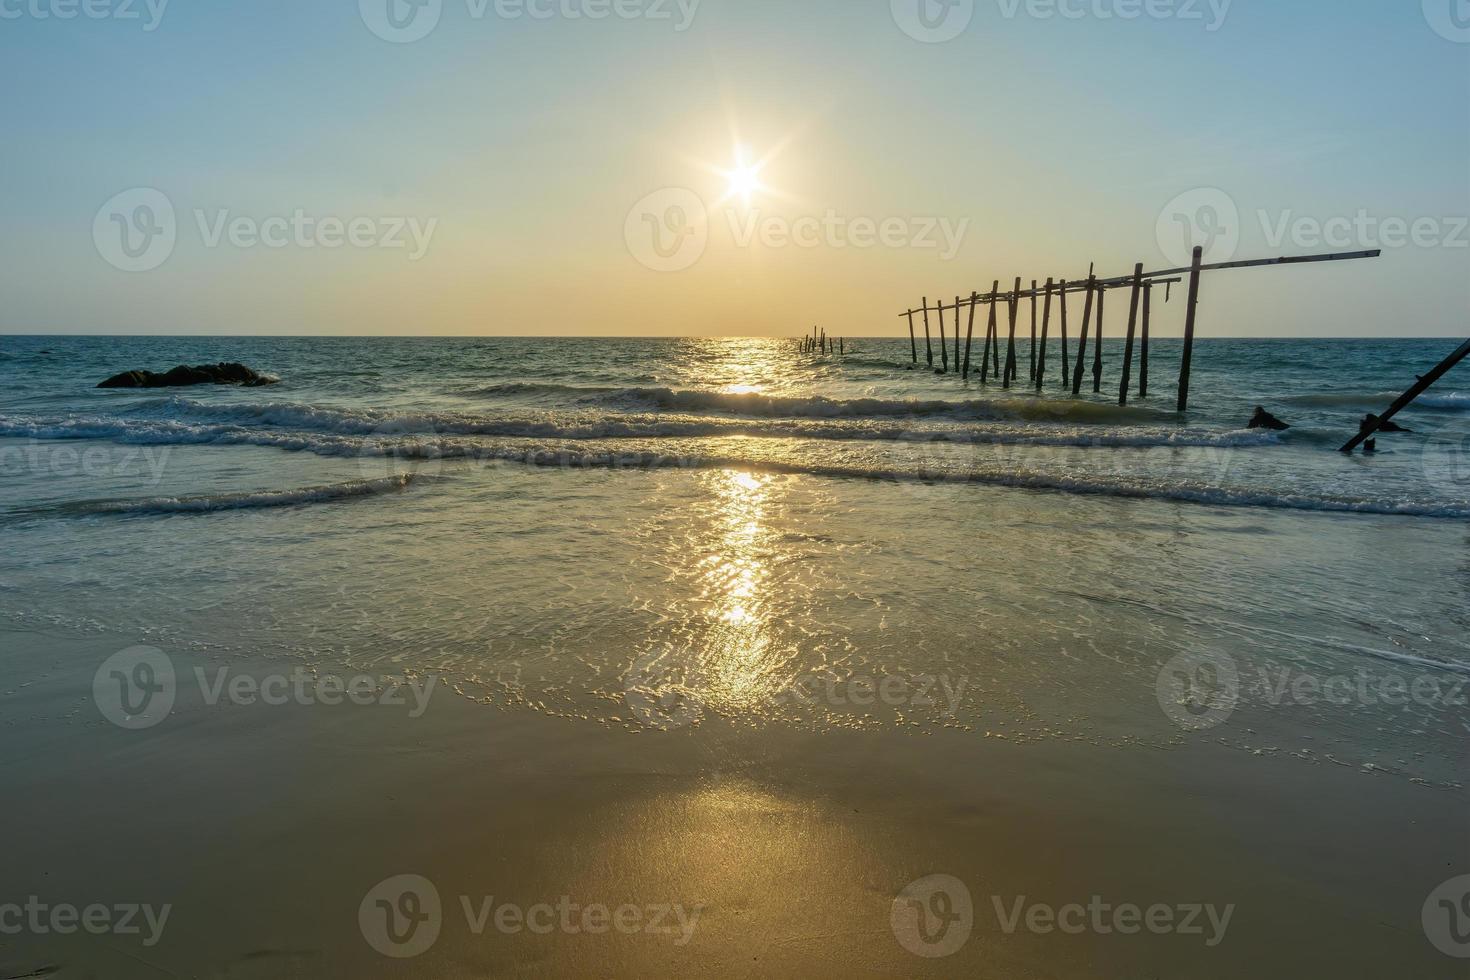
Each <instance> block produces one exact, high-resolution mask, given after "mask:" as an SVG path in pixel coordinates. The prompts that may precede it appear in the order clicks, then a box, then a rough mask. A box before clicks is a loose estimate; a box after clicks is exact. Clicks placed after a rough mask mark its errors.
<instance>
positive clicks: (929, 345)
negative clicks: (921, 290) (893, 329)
mask: <svg viewBox="0 0 1470 980" xmlns="http://www.w3.org/2000/svg"><path fill="white" fill-rule="evenodd" d="M924 353H925V354H927V355H929V366H930V367H933V366H934V343H933V341H931V340H930V339H929V297H927V296H925V297H924Z"/></svg>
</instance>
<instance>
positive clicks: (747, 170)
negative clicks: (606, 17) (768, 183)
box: [720, 146, 765, 207]
mask: <svg viewBox="0 0 1470 980" xmlns="http://www.w3.org/2000/svg"><path fill="white" fill-rule="evenodd" d="M747 159H748V155H747V153H746V150H745V147H743V146H737V147H736V148H735V165H734V166H733V167H731V168H730V169H728V170H722V171H720V174H721V175H722V176H723V177H724V178H725V180H726V182H727V183H726V185H725V200H727V201H728V200H733V199H735V198H739V199H740V203H741V204H743V205H745V206H746V207H750V204H751V200H752V199H753V198H754V197H755V195H756V193H757V192H758V191H762V190H765V185H764V184H762V183H761V169H762V168H763V167H764V166H765V164H764V162H762V163H747V162H746V160H747Z"/></svg>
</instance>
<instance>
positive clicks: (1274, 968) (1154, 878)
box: [0, 632, 1470, 980]
mask: <svg viewBox="0 0 1470 980" xmlns="http://www.w3.org/2000/svg"><path fill="white" fill-rule="evenodd" d="M141 639H142V638H140V640H141ZM117 648H118V647H117V643H116V641H115V639H111V638H106V637H102V636H99V637H97V638H96V639H95V640H78V639H76V638H75V637H73V636H70V635H67V636H62V635H59V634H58V635H47V634H44V633H37V632H27V633H17V632H9V633H6V634H4V635H3V639H0V651H3V653H0V706H3V732H4V736H5V743H6V748H7V751H6V752H5V754H4V759H3V762H0V772H3V779H4V784H5V786H6V794H5V798H6V803H5V806H4V807H3V814H0V830H3V832H4V839H5V840H7V841H9V842H11V844H12V847H11V848H10V849H9V851H10V852H9V853H8V855H7V858H6V864H7V871H6V875H5V879H4V891H3V894H0V903H4V902H21V903H23V902H25V901H26V900H27V898H28V897H29V896H32V895H35V896H38V897H39V899H40V900H41V901H42V902H46V903H51V904H52V905H56V904H60V903H71V904H75V905H78V906H85V905H87V904H89V903H105V904H109V905H117V904H127V903H147V904H150V905H152V906H154V907H155V908H161V907H162V906H164V905H168V906H169V907H170V911H169V914H168V918H167V920H166V924H165V927H164V928H163V930H162V933H161V936H160V937H159V939H158V941H157V943H156V944H154V945H149V946H145V945H144V940H145V939H146V938H147V937H146V935H144V936H129V935H104V936H93V935H87V934H85V933H83V932H80V931H79V932H78V933H76V934H72V935H56V934H50V933H48V934H46V935H25V936H14V935H4V936H0V976H5V977H10V976H16V975H27V974H28V973H30V972H32V971H37V970H42V969H45V968H47V967H50V966H55V967H58V968H59V971H58V972H56V973H54V974H53V975H55V976H58V977H88V976H99V977H133V976H138V977H156V976H189V977H231V978H234V977H369V976H404V977H483V976H548V977H550V976H619V977H635V976H654V975H677V974H698V975H707V976H721V977H758V976H809V977H822V976H834V977H838V976H841V977H851V976H862V975H877V976H895V977H900V976H901V977H917V976H936V977H938V976H961V975H963V976H975V977H994V978H1007V980H1014V978H1043V977H1082V976H1086V977H1100V978H1115V977H1116V978H1120V980H1122V978H1129V980H1136V978H1140V977H1200V978H1213V977H1220V978H1225V977H1230V978H1236V977H1240V976H1253V977H1282V978H1299V977H1308V976H1313V977H1316V976H1320V977H1416V978H1438V977H1444V978H1451V977H1463V976H1464V961H1463V960H1455V959H1451V958H1449V957H1447V956H1445V955H1443V954H1442V953H1440V952H1438V951H1437V950H1436V949H1435V948H1434V947H1433V946H1432V945H1431V943H1430V941H1429V940H1428V938H1426V935H1425V931H1424V928H1423V926H1422V924H1421V910H1422V908H1423V905H1424V902H1425V900H1426V898H1427V897H1428V896H1429V894H1430V893H1431V892H1432V891H1433V890H1434V889H1435V888H1436V887H1437V886H1438V885H1440V884H1441V883H1442V882H1444V881H1445V880H1446V879H1448V878H1451V877H1453V876H1455V875H1458V874H1463V873H1464V872H1465V871H1466V870H1467V869H1470V822H1467V814H1470V806H1467V797H1466V794H1465V792H1464V791H1463V790H1456V789H1445V788H1437V787H1431V786H1425V785H1419V784H1416V783H1414V782H1412V781H1411V780H1408V779H1405V778H1402V777H1397V776H1387V775H1373V774H1369V773H1364V772H1362V771H1360V770H1358V769H1355V768H1348V767H1343V766H1337V765H1332V764H1330V763H1322V762H1319V763H1316V764H1308V763H1304V762H1303V761H1301V760H1299V759H1295V758H1291V757H1289V756H1256V755H1252V754H1250V753H1247V752H1242V751H1240V750H1239V749H1236V748H1230V747H1226V746H1223V745H1220V744H1217V742H1216V740H1215V739H1214V738H1212V737H1211V735H1210V734H1209V733H1208V732H1206V733H1201V734H1199V735H1197V736H1191V737H1189V738H1187V739H1185V740H1184V741H1183V742H1182V744H1180V745H1178V746H1176V747H1172V748H1147V747H1141V746H1134V747H1125V748H1119V747H1106V746H1099V745H1094V744H1086V743H1081V742H1071V741H1065V740H1055V741H1038V742H1031V743H1026V744H1015V743H1013V742H1009V741H1005V740H1000V739H988V738H985V737H983V736H982V735H978V734H976V733H973V732H968V733H967V732H963V731H958V730H936V731H934V732H933V733H932V734H924V735H919V734H915V735H907V734H904V733H902V732H901V731H896V730H892V729H883V730H878V731H865V732H864V731H828V732H810V731H801V730H798V729H794V728H789V727H782V726H779V725H762V726H758V727H744V726H732V725H731V724H730V723H729V722H728V721H727V720H723V719H721V718H719V717H716V716H709V717H706V718H705V719H704V720H703V722H702V723H701V724H699V725H698V726H694V727H687V728H682V729H679V730H675V731H669V732H657V731H647V732H643V733H641V734H637V735H634V734H629V733H627V732H624V731H621V730H614V729H610V728H608V727H606V726H604V725H599V724H596V723H594V722H590V721H589V722H582V721H574V720H568V719H565V718H556V717H548V716H546V715H544V714H541V713H538V712H534V711H517V710H506V709H502V708H499V707H495V706H489V705H484V704H478V703H473V702H471V701H470V700H467V699H465V698H463V697H459V696H457V695H455V694H454V693H453V692H452V691H451V690H449V689H448V688H447V687H441V688H437V689H435V690H434V691H433V692H432V696H431V697H430V699H429V701H428V706H427V710H426V711H424V713H423V714H422V715H421V716H420V717H417V718H415V717H410V710H409V709H408V708H407V707H392V706H386V705H380V704H374V705H367V706H364V705H352V704H343V705H341V706H336V707H329V706H326V705H321V704H313V705H300V704H294V703H293V704H287V705H281V706H270V705H265V704H260V703H257V704H254V705H244V704H230V703H223V702H222V703H220V704H216V705H213V706H211V705H208V704H205V703H203V701H202V700H201V697H200V695H199V692H198V690H197V688H195V689H193V690H191V688H190V685H189V684H187V683H181V684H180V688H179V691H180V693H179V698H178V700H177V702H176V704H175V706H174V709H173V712H172V713H171V714H170V715H169V716H168V717H167V718H166V719H164V720H163V721H162V722H161V723H159V724H158V725H156V726H154V727H151V728H147V729H144V730H139V731H127V730H124V729H122V728H119V727H117V726H116V725H113V724H110V723H108V722H107V721H105V720H103V719H102V718H101V717H100V715H99V713H98V710H97V706H96V705H95V704H94V703H93V700H92V679H93V673H94V672H95V671H96V669H97V666H98V665H99V664H100V663H101V662H102V661H103V660H104V659H105V658H107V657H108V656H110V655H111V654H113V653H114V652H115V651H116V650H117ZM171 656H173V657H174V660H175V662H176V664H177V665H178V666H179V670H180V674H181V676H182V675H185V674H187V673H188V672H189V671H190V670H191V669H192V667H193V666H196V665H202V666H203V667H205V668H206V669H210V670H212V669H214V668H215V667H217V666H218V665H212V664H209V663H208V662H197V663H196V662H194V661H190V660H188V659H186V658H183V657H180V656H178V655H177V654H171ZM287 667H288V665H287V664H283V663H278V662H258V663H255V664H250V665H243V666H242V665H233V666H232V672H236V673H238V672H240V671H244V672H246V673H249V674H252V675H256V676H259V677H264V676H267V675H270V674H272V673H278V672H280V671H282V670H284V669H287ZM1460 761H1461V763H1463V761H1464V760H1463V759H1461V760H1460ZM399 875H416V876H422V877H423V878H425V879H428V880H429V881H430V882H432V883H433V886H434V888H435V890H436V891H437V894H438V896H439V898H440V902H441V907H442V915H441V917H440V920H439V922H438V925H439V932H438V936H437V938H436V939H435V941H434V942H433V943H432V945H430V946H429V947H428V948H427V949H426V950H424V951H423V952H422V953H420V954H419V955H417V956H413V957H409V958H401V959H400V958H390V957H386V956H383V955H381V954H380V953H379V952H377V951H376V950H375V949H374V948H373V946H372V945H371V937H369V936H368V935H367V934H366V932H365V929H364V927H363V925H362V921H366V920H360V917H359V912H360V910H361V908H362V907H363V906H364V904H367V906H368V909H369V916H368V920H371V917H372V914H375V913H373V912H372V910H373V908H374V906H373V904H372V903H371V902H370V901H369V902H366V903H365V899H369V898H370V897H371V896H370V894H369V893H370V892H373V890H374V889H375V888H376V887H377V886H379V884H380V883H381V882H383V881H384V880H385V879H390V878H393V877H394V876H399ZM931 875H948V876H952V877H953V878H955V879H958V880H959V881H960V882H963V883H964V886H965V889H966V890H967V892H968V897H969V903H970V906H971V907H972V908H973V928H972V931H971V933H970V935H969V937H968V939H967V940H966V941H964V942H963V943H962V944H959V945H958V946H957V948H956V950H955V951H954V952H953V953H952V955H949V956H946V957H942V958H932V959H931V958H925V957H921V956H918V955H915V954H914V953H911V952H909V951H908V950H907V949H906V948H905V947H904V945H903V944H902V943H901V942H900V938H899V936H898V934H897V933H896V931H895V927H894V915H893V911H894V901H895V898H896V897H897V896H898V895H899V893H900V892H901V891H902V890H903V889H904V888H905V887H906V886H908V885H910V883H912V882H914V881H916V880H919V879H924V878H926V877H927V876H931ZM491 896H493V899H491ZM1022 896H1024V897H1025V898H1024V901H1023V902H1021V905H1020V906H1019V907H1021V908H1023V909H1029V908H1030V907H1032V906H1034V905H1038V904H1040V905H1045V906H1049V907H1052V908H1062V907H1064V906H1067V905H1071V904H1078V905H1082V906H1088V905H1089V904H1093V905H1096V904H1097V903H1098V902H1099V901H1100V902H1102V903H1104V904H1106V905H1107V906H1110V907H1113V906H1118V905H1121V904H1125V903H1131V904H1134V905H1137V906H1139V907H1140V908H1141V909H1144V910H1146V909H1148V908H1149V907H1151V906H1168V907H1170V908H1172V909H1179V910H1183V909H1186V908H1188V907H1191V906H1205V905H1208V906H1211V907H1213V908H1214V909H1215V910H1216V911H1217V912H1219V911H1223V910H1225V909H1226V908H1227V907H1233V908H1232V909H1231V911H1230V913H1229V914H1230V919H1229V921H1228V927H1227V928H1225V929H1224V931H1223V935H1219V934H1218V932H1219V930H1217V929H1214V928H1213V927H1212V926H1211V925H1210V923H1209V920H1208V918H1207V917H1206V916H1205V915H1203V914H1201V915H1200V917H1199V922H1198V923H1197V925H1199V926H1200V927H1201V932H1200V934H1177V933H1171V934H1168V935H1154V934H1150V933H1149V932H1148V931H1147V930H1146V929H1145V930H1142V931H1140V932H1139V934H1136V935H1125V934H1119V933H1118V932H1116V931H1110V932H1108V933H1106V934H1104V933H1102V932H1100V931H1098V930H1096V929H1087V930H1085V931H1083V932H1082V933H1081V934H1076V935H1073V934H1067V933H1064V932H1061V931H1058V930H1055V929H1053V930H1051V931H1040V930H1031V929H1028V928H1027V927H1026V925H1025V921H1024V919H1023V921H1022V922H1021V924H1020V925H1019V926H1018V927H1017V928H1015V929H1014V931H1011V932H1007V931H1006V928H1005V924H1006V923H1005V921H1004V920H1006V919H1007V918H1008V917H1009V916H1011V915H1012V914H1013V910H1015V909H1016V908H1017V907H1018V905H1017V902H1018V900H1020V899H1021V898H1022ZM1094 896H1097V899H1094ZM952 897H959V896H952ZM465 900H467V901H468V905H469V909H470V913H471V914H469V915H467V914H466V911H465V907H464V904H465ZM487 902H488V904H487ZM997 903H999V906H1000V908H1001V909H1002V910H1003V914H1002V913H998V912H997ZM542 904H544V905H546V906H549V911H546V912H543V913H539V917H538V913H536V912H530V915H531V916H532V918H533V919H534V920H535V921H536V922H538V923H540V924H541V925H545V924H546V923H548V922H550V921H551V918H550V916H552V915H553V914H554V916H555V921H556V925H554V926H553V927H552V928H551V930H550V931H549V932H548V933H546V934H538V933H537V932H534V931H532V930H531V929H530V928H529V927H528V926H527V925H526V923H525V922H524V921H520V928H519V929H516V928H514V926H515V925H516V923H517V921H518V920H517V919H516V918H515V916H514V913H513V912H511V913H505V915H506V916H507V918H505V919H504V920H503V921H504V922H506V923H508V925H507V926H506V927H505V928H503V929H501V928H497V927H496V924H495V922H496V919H495V913H496V911H497V910H499V909H501V907H502V906H506V905H510V906H514V908H515V909H519V910H520V911H521V912H522V914H526V913H527V912H529V910H531V909H533V908H534V907H536V906H538V905H542ZM559 906H560V908H559ZM593 906H605V907H606V908H607V909H608V915H609V917H611V916H612V915H614V914H616V912H617V910H618V909H619V908H622V909H623V910H624V911H623V915H624V916H625V917H624V918H623V920H622V927H621V928H620V927H618V926H616V925H612V924H610V922H609V923H601V913H599V912H595V911H594V912H593V913H592V917H591V918H590V919H587V918H584V917H583V915H581V914H579V913H585V911H586V909H587V908H588V907H593ZM934 908H937V909H939V910H940V911H944V910H946V909H953V908H954V906H953V905H944V906H934ZM487 909H488V910H489V911H488V912H487V911H486V910H487ZM635 909H636V912H634V911H629V910H635ZM563 910H565V911H563ZM679 913H682V917H681V916H680V914H679ZM1089 914H1090V913H1089ZM1108 914H1111V913H1108ZM482 915H483V916H486V917H485V918H484V919H483V920H482V921H483V925H484V928H483V930H482V931H481V933H480V934H476V932H475V926H476V922H477V916H482ZM1176 915H1179V916H1180V918H1177V919H1176V921H1182V912H1181V913H1176ZM1041 921H1043V922H1044V919H1043V920H1041ZM1105 921H1108V922H1118V921H1125V920H1117V919H1105ZM568 922H570V923H571V926H570V927H568V926H567V925H566V923H568ZM600 923H601V924H602V926H603V931H598V932H589V930H588V928H586V927H588V926H590V927H596V926H598V925H599V924H600ZM691 924H692V929H691V928H689V927H690V925H691ZM951 928H953V929H956V930H959V929H961V928H962V926H961V925H959V924H955V925H952V927H951ZM368 931H371V930H368ZM958 937H959V932H958V931H955V932H951V933H948V934H946V936H945V941H949V940H951V939H953V938H958ZM1214 939H1218V942H1214V943H1213V944H1211V940H1214ZM924 948H928V949H929V950H930V951H933V949H934V948H935V947H932V946H931V947H924Z"/></svg>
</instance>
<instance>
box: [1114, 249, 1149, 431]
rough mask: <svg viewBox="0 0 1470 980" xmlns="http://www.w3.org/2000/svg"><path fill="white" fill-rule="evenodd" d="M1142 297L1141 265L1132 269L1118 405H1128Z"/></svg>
mask: <svg viewBox="0 0 1470 980" xmlns="http://www.w3.org/2000/svg"><path fill="white" fill-rule="evenodd" d="M1142 296H1143V263H1142V262H1140V263H1138V264H1137V265H1136V266H1134V267H1133V298H1132V299H1131V300H1129V303H1128V337H1127V339H1126V340H1125V341H1124V342H1123V383H1122V384H1121V385H1119V387H1118V405H1119V406H1120V407H1121V406H1124V405H1127V404H1128V386H1129V385H1130V384H1131V383H1132V382H1133V338H1134V336H1135V334H1136V333H1137V332H1138V307H1139V301H1140V300H1141V299H1142Z"/></svg>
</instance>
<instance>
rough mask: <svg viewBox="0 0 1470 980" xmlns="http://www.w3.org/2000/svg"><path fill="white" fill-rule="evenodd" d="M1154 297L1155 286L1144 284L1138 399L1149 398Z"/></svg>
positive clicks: (1149, 283) (1148, 283)
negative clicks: (1151, 318) (1150, 307)
mask: <svg viewBox="0 0 1470 980" xmlns="http://www.w3.org/2000/svg"><path fill="white" fill-rule="evenodd" d="M1153 297H1154V284H1153V283H1151V282H1146V283H1144V284H1143V341H1142V346H1140V348H1139V351H1138V397H1139V398H1147V397H1148V315H1149V305H1150V303H1152V301H1153Z"/></svg>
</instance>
